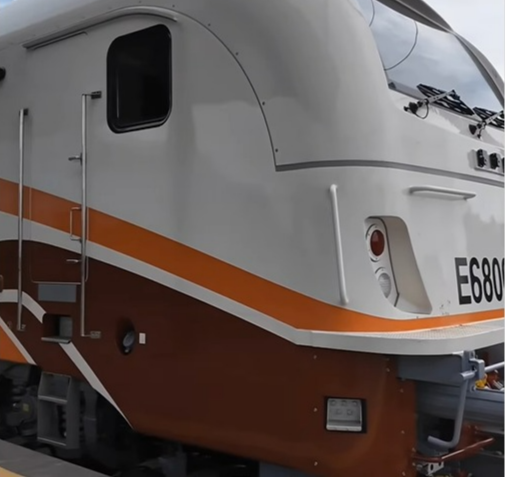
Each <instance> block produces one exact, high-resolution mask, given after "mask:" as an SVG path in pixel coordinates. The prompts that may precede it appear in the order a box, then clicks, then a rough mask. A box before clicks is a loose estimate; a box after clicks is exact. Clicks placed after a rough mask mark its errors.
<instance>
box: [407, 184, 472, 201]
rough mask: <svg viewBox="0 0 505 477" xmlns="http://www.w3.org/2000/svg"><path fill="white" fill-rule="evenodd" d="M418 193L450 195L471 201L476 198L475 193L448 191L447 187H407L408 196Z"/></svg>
mask: <svg viewBox="0 0 505 477" xmlns="http://www.w3.org/2000/svg"><path fill="white" fill-rule="evenodd" d="M419 192H433V193H435V194H444V195H452V196H454V197H460V198H461V199H465V200H468V199H473V198H474V197H476V196H477V194H476V193H475V192H469V191H466V190H458V189H450V188H448V187H438V186H431V185H422V186H412V187H409V193H410V194H417V193H419Z"/></svg>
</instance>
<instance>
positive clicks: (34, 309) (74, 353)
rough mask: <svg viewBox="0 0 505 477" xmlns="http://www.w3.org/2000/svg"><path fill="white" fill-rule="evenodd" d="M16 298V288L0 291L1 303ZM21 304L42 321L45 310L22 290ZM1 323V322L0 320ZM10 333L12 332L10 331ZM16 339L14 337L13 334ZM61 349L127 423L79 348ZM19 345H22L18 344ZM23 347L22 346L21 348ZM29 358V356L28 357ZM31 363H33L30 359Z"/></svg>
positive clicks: (64, 347) (63, 345) (73, 346)
mask: <svg viewBox="0 0 505 477" xmlns="http://www.w3.org/2000/svg"><path fill="white" fill-rule="evenodd" d="M17 300H18V295H17V290H4V291H3V292H2V293H0V302H3V303H17ZM23 306H24V307H25V308H26V309H27V310H28V311H30V313H31V314H32V315H33V316H34V317H35V318H37V320H38V321H39V322H40V323H42V319H43V317H44V315H45V313H46V312H45V310H44V309H43V308H42V307H41V306H40V305H39V304H38V303H37V302H36V301H35V300H34V299H33V298H32V297H31V296H30V295H28V294H26V293H24V292H23ZM0 324H1V322H0ZM9 331H10V330H9ZM11 334H12V332H11ZM14 338H15V339H16V337H15V336H14ZM59 345H60V346H61V348H62V349H63V351H64V352H65V353H66V354H67V356H68V357H69V358H70V360H71V361H72V362H73V363H74V364H75V366H76V367H77V369H78V370H79V371H80V372H81V374H82V375H83V376H84V377H85V378H86V380H87V381H88V383H89V384H90V386H91V387H92V388H93V389H94V390H95V391H97V392H98V393H100V394H101V395H102V396H103V397H104V398H105V399H107V400H108V401H109V402H110V403H111V404H112V405H113V406H114V407H115V408H116V409H117V410H118V411H119V413H120V414H121V415H122V416H123V417H124V419H125V420H126V422H128V424H130V423H129V421H128V419H127V418H126V416H125V415H124V414H123V412H122V411H121V409H120V408H119V406H118V405H117V404H116V402H115V401H114V399H113V398H112V396H111V395H110V394H109V392H108V391H107V389H106V388H105V386H104V385H103V384H102V383H101V381H100V380H99V379H98V376H97V375H96V374H95V373H94V371H93V370H92V369H91V367H90V366H89V364H88V363H87V362H86V360H85V359H84V358H83V356H82V355H81V353H79V350H78V349H77V348H76V347H75V345H74V344H73V343H68V344H64V343H59ZM20 346H22V345H21V344H20ZM23 349H24V348H23ZM30 359H31V358H30ZM32 364H35V363H34V362H33V360H32Z"/></svg>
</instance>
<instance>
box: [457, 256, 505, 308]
mask: <svg viewBox="0 0 505 477" xmlns="http://www.w3.org/2000/svg"><path fill="white" fill-rule="evenodd" d="M455 265H456V279H457V283H458V299H459V304H460V305H470V304H472V303H477V304H478V303H482V302H483V301H486V302H488V303H491V302H493V301H501V300H502V299H503V290H504V284H505V259H503V258H502V259H501V261H500V259H498V258H487V257H485V258H482V259H481V260H479V259H478V258H476V257H471V258H470V259H468V258H467V257H456V258H455Z"/></svg>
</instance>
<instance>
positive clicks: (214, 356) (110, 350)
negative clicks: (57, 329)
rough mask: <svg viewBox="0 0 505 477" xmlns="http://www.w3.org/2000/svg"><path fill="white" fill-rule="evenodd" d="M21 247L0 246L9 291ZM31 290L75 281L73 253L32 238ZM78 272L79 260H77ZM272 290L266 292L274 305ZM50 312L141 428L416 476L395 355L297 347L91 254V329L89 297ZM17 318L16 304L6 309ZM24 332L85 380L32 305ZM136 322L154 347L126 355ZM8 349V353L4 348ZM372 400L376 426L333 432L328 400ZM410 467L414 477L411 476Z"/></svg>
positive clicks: (51, 363) (283, 456)
mask: <svg viewBox="0 0 505 477" xmlns="http://www.w3.org/2000/svg"><path fill="white" fill-rule="evenodd" d="M16 247H17V243H15V242H2V243H0V275H2V276H3V277H4V288H5V289H16V288H17V272H16V270H17V268H16V263H17V248H16ZM24 257H26V259H25V262H26V263H25V264H24V285H23V288H24V291H25V292H26V293H28V294H29V295H30V296H31V297H33V298H34V299H37V296H38V285H37V283H36V281H39V280H42V281H68V280H74V279H75V278H76V277H78V274H77V273H76V272H75V271H74V270H71V269H70V268H69V267H72V266H74V267H76V265H70V264H68V263H66V259H67V258H68V257H69V252H67V251H64V250H60V249H57V248H55V247H51V246H49V245H43V244H38V243H32V242H26V243H25V244H24ZM77 267H78V265H77ZM268 299H269V297H267V296H266V297H265V300H268ZM40 305H41V306H42V307H43V308H44V310H45V311H46V313H48V314H54V315H65V316H70V317H72V320H73V338H72V342H73V344H74V345H75V346H76V348H77V350H78V351H79V353H80V354H81V355H82V356H83V358H84V360H85V361H86V362H87V363H88V365H89V366H90V367H91V369H92V370H93V371H94V373H95V374H96V375H97V377H98V379H99V380H100V381H101V383H102V384H103V385H104V387H105V388H106V389H107V391H108V392H109V393H110V395H111V396H112V398H113V399H114V401H115V402H116V403H117V405H118V406H119V408H120V409H121V411H122V412H123V413H124V414H125V416H126V417H127V419H128V420H129V421H130V423H131V425H132V426H133V428H134V429H135V430H137V431H139V432H141V433H144V434H147V435H151V436H156V437H160V438H166V439H170V440H178V441H181V442H185V443H190V444H194V445H198V446H202V447H207V448H210V449H215V450H218V451H222V452H226V453H230V454H236V455H241V456H244V457H247V458H252V459H258V460H262V461H267V462H272V463H276V464H279V465H284V466H287V467H292V468H297V469H300V470H302V471H305V472H307V473H311V474H314V475H320V476H331V477H340V476H342V477H344V476H345V477H347V476H348V475H351V473H352V475H358V476H363V477H368V476H374V477H391V476H396V475H398V476H401V475H406V476H412V475H415V472H414V470H413V468H412V465H411V461H410V456H411V455H412V451H413V447H415V442H416V430H415V429H416V421H415V395H414V388H413V386H412V384H411V383H408V382H402V381H400V380H398V379H397V378H396V373H395V369H394V360H392V359H389V358H388V357H386V356H381V355H375V354H366V353H351V352H344V351H333V350H322V349H313V348H309V347H304V346H296V345H294V344H291V343H289V342H287V341H285V340H283V339H281V338H279V337H277V336H275V335H273V334H271V333H268V332H266V331H264V330H262V329H260V328H258V327H255V326H253V325H251V324H249V323H246V322H245V321H243V320H241V319H239V318H237V317H234V316H232V315H230V314H228V313H226V312H224V311H221V310H219V309H217V308H215V307H213V306H210V305H208V304H206V303H203V302H201V301H199V300H196V299H194V298H192V297H189V296H187V295H184V294H182V293H179V292H177V291H174V290H172V289H169V288H167V287H165V286H162V285H160V284H158V283H155V282H153V281H150V280H148V279H146V278H143V277H141V276H138V275H136V274H134V273H132V272H129V271H125V270H122V269H119V268H116V267H113V266H110V265H108V264H105V263H102V262H99V261H96V260H90V261H89V278H88V282H87V286H86V307H87V312H86V327H87V330H88V331H100V332H101V339H96V340H95V339H88V338H80V337H79V304H78V298H77V302H75V303H55V302H41V303H40ZM0 316H1V317H2V318H3V319H4V321H5V322H7V323H9V324H10V325H11V326H12V325H13V324H15V319H16V305H15V304H0ZM23 320H24V322H25V324H26V330H25V331H24V332H21V333H17V332H16V331H15V326H12V330H13V332H14V333H15V334H16V335H17V338H18V339H19V341H20V342H21V343H22V344H23V345H24V347H25V348H26V349H27V351H28V352H29V353H30V355H31V356H32V357H33V359H34V360H35V361H36V363H37V365H38V366H40V367H41V368H42V369H43V370H44V371H48V372H57V373H64V374H69V375H73V376H76V377H78V378H80V379H84V377H83V376H82V375H81V374H80V373H79V370H78V368H77V367H76V366H75V364H74V363H73V362H72V360H71V359H70V358H69V357H68V356H67V355H66V354H65V353H64V352H63V350H62V349H61V347H60V345H58V344H55V343H47V342H43V341H42V340H41V338H42V337H43V336H44V334H45V333H47V329H46V330H45V329H44V326H43V325H41V324H40V323H39V321H38V320H36V319H35V317H33V316H32V315H31V314H30V313H29V312H28V311H27V310H25V311H24V315H23ZM125 323H131V324H132V325H133V326H134V327H135V330H136V332H137V333H145V336H146V342H145V344H143V345H140V344H137V345H136V346H135V348H134V350H133V352H132V353H131V354H129V355H124V354H123V353H122V352H121V350H120V347H119V341H120V336H121V332H122V331H123V330H124V329H125V328H124V325H125ZM0 356H1V350H0ZM328 397H343V398H360V399H364V400H366V431H365V432H363V433H360V434H353V433H346V432H329V431H327V430H326V428H325V416H326V409H325V406H326V398H328ZM403 472H404V474H402V473H403Z"/></svg>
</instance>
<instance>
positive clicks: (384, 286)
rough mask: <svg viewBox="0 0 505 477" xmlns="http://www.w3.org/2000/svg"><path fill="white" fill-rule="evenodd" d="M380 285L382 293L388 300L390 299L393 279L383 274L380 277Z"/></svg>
mask: <svg viewBox="0 0 505 477" xmlns="http://www.w3.org/2000/svg"><path fill="white" fill-rule="evenodd" d="M378 280H379V285H380V287H381V290H382V293H384V296H385V297H386V298H389V295H391V289H392V285H391V277H390V276H389V275H388V274H387V273H381V274H380V275H379V279H378Z"/></svg>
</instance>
